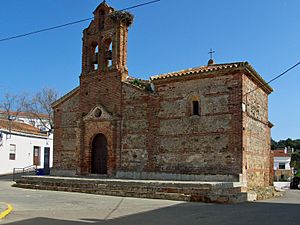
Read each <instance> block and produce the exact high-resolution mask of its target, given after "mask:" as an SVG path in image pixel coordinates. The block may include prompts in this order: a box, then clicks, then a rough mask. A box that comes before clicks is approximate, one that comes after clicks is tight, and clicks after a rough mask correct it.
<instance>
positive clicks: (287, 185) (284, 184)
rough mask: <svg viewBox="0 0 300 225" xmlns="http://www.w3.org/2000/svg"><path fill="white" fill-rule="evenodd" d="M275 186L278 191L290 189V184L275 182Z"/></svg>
mask: <svg viewBox="0 0 300 225" xmlns="http://www.w3.org/2000/svg"><path fill="white" fill-rule="evenodd" d="M273 184H274V187H276V188H278V189H290V182H274V183H273Z"/></svg>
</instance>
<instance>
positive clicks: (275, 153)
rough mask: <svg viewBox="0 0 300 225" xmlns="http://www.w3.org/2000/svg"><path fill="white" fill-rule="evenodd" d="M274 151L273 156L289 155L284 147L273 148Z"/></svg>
mask: <svg viewBox="0 0 300 225" xmlns="http://www.w3.org/2000/svg"><path fill="white" fill-rule="evenodd" d="M273 152H274V157H290V154H288V153H285V152H284V149H276V150H273Z"/></svg>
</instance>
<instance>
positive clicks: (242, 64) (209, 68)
mask: <svg viewBox="0 0 300 225" xmlns="http://www.w3.org/2000/svg"><path fill="white" fill-rule="evenodd" d="M227 69H244V70H246V71H248V72H250V73H251V74H252V76H253V78H254V79H255V80H256V81H257V82H259V83H260V84H261V85H262V88H264V89H265V90H266V91H267V92H269V93H271V92H272V91H273V89H272V88H271V87H270V86H269V85H268V84H267V83H266V82H265V81H264V79H263V78H262V77H261V76H260V75H259V74H258V73H257V72H256V71H255V70H254V68H253V67H252V66H251V65H250V64H249V63H248V62H235V63H225V64H213V65H208V66H200V67H195V68H189V69H185V70H181V71H177V72H171V73H165V74H160V75H155V76H151V77H150V79H151V80H152V81H156V80H162V79H169V78H176V77H182V76H189V75H194V74H201V73H203V74H204V73H209V72H215V71H220V70H227Z"/></svg>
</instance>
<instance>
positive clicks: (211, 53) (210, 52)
mask: <svg viewBox="0 0 300 225" xmlns="http://www.w3.org/2000/svg"><path fill="white" fill-rule="evenodd" d="M214 53H215V51H213V49H212V48H211V49H210V51H209V53H208V54H210V59H213V54H214Z"/></svg>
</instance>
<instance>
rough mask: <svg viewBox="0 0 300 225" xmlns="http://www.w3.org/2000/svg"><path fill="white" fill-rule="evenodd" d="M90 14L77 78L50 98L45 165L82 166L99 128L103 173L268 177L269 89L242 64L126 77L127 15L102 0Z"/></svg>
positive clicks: (87, 168) (85, 170)
mask: <svg viewBox="0 0 300 225" xmlns="http://www.w3.org/2000/svg"><path fill="white" fill-rule="evenodd" d="M94 15H95V18H94V20H93V21H92V22H91V24H90V26H89V27H88V28H87V29H86V30H84V32H83V54H82V74H81V76H80V86H79V87H78V88H76V89H74V90H73V91H72V92H70V93H69V94H67V95H65V96H64V97H62V98H61V99H59V100H58V101H57V102H55V103H54V104H53V108H54V112H55V115H54V122H55V131H54V132H55V137H54V138H55V139H54V152H55V155H54V157H55V159H54V170H56V171H57V172H59V171H60V172H61V173H63V172H66V171H67V172H68V173H71V174H80V175H87V174H91V172H92V171H91V168H92V164H93V163H95V159H93V157H92V155H93V154H92V152H93V151H97V149H94V148H93V146H92V145H93V144H92V143H93V140H94V138H95V137H96V135H97V134H104V135H105V137H106V139H107V154H108V158H107V175H109V176H111V177H122V176H123V177H131V178H166V179H167V178H168V177H169V178H172V179H204V180H205V179H208V180H209V179H210V180H213V179H218V180H222V179H223V180H231V181H238V180H241V179H242V181H244V182H247V185H248V187H249V188H250V189H251V188H256V187H266V186H268V185H269V176H270V169H269V168H270V126H269V125H268V124H269V123H268V94H270V93H271V91H272V89H271V88H270V87H269V86H268V85H267V84H266V83H265V82H264V81H263V79H262V78H261V77H260V76H259V75H258V74H257V73H256V72H255V70H254V69H253V68H252V67H251V66H250V65H249V64H248V63H228V64H210V65H208V66H203V67H198V68H193V69H187V70H183V71H179V72H174V73H169V74H163V75H158V76H153V77H151V78H150V80H147V81H142V80H137V79H133V78H131V77H129V76H128V70H127V67H126V57H127V33H128V26H129V25H130V24H131V22H132V19H133V17H132V16H131V15H130V14H129V13H126V12H118V11H115V10H114V9H112V8H111V7H109V6H108V5H107V4H106V3H102V4H100V5H99V6H98V8H97V9H96V10H95V12H94ZM110 44H111V46H112V47H111V48H110V47H109V46H110ZM256 88H257V90H256V91H254V92H251V93H249V94H248V92H249V91H251V90H253V89H256Z"/></svg>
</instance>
